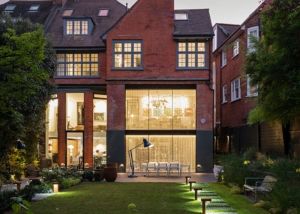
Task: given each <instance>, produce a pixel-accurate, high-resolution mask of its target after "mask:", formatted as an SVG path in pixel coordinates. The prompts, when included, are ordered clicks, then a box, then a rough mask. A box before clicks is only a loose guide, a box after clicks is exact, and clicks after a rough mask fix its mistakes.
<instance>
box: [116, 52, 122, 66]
mask: <svg viewBox="0 0 300 214" xmlns="http://www.w3.org/2000/svg"><path fill="white" fill-rule="evenodd" d="M122 59H123V58H122V54H115V63H114V66H115V68H122Z"/></svg>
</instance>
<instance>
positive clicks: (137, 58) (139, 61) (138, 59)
mask: <svg viewBox="0 0 300 214" xmlns="http://www.w3.org/2000/svg"><path fill="white" fill-rule="evenodd" d="M141 66H142V55H141V54H134V61H133V67H141Z"/></svg>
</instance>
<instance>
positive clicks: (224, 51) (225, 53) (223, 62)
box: [221, 50, 227, 67]
mask: <svg viewBox="0 0 300 214" xmlns="http://www.w3.org/2000/svg"><path fill="white" fill-rule="evenodd" d="M221 61H222V62H221V64H222V67H224V66H225V65H227V52H226V50H223V51H222V59H221Z"/></svg>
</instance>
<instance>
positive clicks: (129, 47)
mask: <svg viewBox="0 0 300 214" xmlns="http://www.w3.org/2000/svg"><path fill="white" fill-rule="evenodd" d="M142 67H143V66H142V42H141V41H113V68H115V69H142Z"/></svg>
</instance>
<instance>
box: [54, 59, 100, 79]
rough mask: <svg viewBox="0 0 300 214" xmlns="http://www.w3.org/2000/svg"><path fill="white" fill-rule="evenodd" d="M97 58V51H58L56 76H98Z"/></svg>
mask: <svg viewBox="0 0 300 214" xmlns="http://www.w3.org/2000/svg"><path fill="white" fill-rule="evenodd" d="M98 58H99V55H98V54H97V53H67V54H65V53H59V54H57V70H56V76H58V77H60V76H77V77H80V76H98V74H99V66H98V63H99V62H98Z"/></svg>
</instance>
